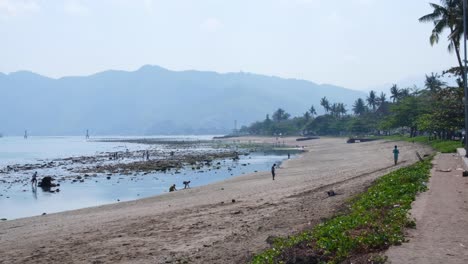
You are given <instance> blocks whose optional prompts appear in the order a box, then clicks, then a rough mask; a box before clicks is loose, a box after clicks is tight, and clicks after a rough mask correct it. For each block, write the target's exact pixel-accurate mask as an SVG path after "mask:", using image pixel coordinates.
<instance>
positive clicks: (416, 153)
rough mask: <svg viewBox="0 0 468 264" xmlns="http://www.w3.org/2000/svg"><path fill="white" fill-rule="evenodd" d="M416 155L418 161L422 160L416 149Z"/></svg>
mask: <svg viewBox="0 0 468 264" xmlns="http://www.w3.org/2000/svg"><path fill="white" fill-rule="evenodd" d="M416 156H417V157H418V159H419V161H424V159H423V158H422V157H421V155H420V154H419V152H417V151H416Z"/></svg>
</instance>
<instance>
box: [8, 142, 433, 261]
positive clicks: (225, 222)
mask: <svg viewBox="0 0 468 264" xmlns="http://www.w3.org/2000/svg"><path fill="white" fill-rule="evenodd" d="M243 140H246V141H248V140H251V141H257V142H273V141H274V139H267V138H261V139H258V138H245V139H243ZM285 141H286V144H294V145H300V146H304V147H305V149H306V150H308V152H306V153H304V154H302V155H301V156H300V157H298V158H296V159H292V160H288V161H286V162H285V163H283V165H282V166H281V168H279V169H278V170H277V180H275V181H272V180H271V175H270V173H269V172H258V173H254V174H251V175H245V176H240V177H235V178H232V179H230V180H226V181H223V182H219V183H215V184H211V185H207V186H203V187H199V188H193V189H190V190H184V191H178V192H175V193H169V194H165V195H160V196H156V197H152V198H148V199H142V200H138V201H133V202H126V203H119V204H112V205H106V206H100V207H95V208H86V209H82V210H76V211H70V212H64V213H59V214H51V215H45V216H40V217H31V218H25V219H19V220H14V221H6V222H2V223H0V263H183V262H185V261H186V262H188V263H243V262H246V261H248V260H249V258H250V257H251V256H252V254H254V253H255V252H258V251H259V250H261V249H264V248H266V247H267V246H268V244H267V243H266V239H267V238H268V237H269V236H284V235H288V234H291V233H293V232H296V231H298V230H302V229H303V228H305V227H307V226H311V225H314V224H316V223H318V222H320V221H321V219H323V218H326V217H330V216H331V215H332V214H333V213H334V212H335V211H336V210H338V209H339V207H340V206H341V205H342V204H343V202H344V201H345V200H346V199H347V198H349V197H350V196H352V195H354V194H356V193H358V192H361V191H362V190H364V188H365V187H366V186H368V185H369V184H370V183H371V182H372V181H373V180H374V179H375V178H377V177H379V176H381V175H383V174H386V173H388V172H389V171H391V170H394V169H396V168H398V167H400V166H406V165H409V164H411V163H413V162H415V161H416V159H417V158H416V155H415V151H416V150H417V151H419V152H420V153H421V154H426V153H430V152H431V151H430V150H429V149H427V148H425V147H421V146H419V145H416V144H411V143H398V144H399V148H400V153H401V161H402V162H401V164H399V165H398V166H392V163H393V160H392V159H393V156H392V154H391V150H392V148H393V144H394V143H386V142H381V141H376V142H368V143H359V144H346V143H345V140H344V139H340V138H333V139H320V140H313V141H304V142H295V141H294V139H285ZM330 189H333V190H335V191H336V192H337V193H338V194H339V195H337V196H335V197H331V198H327V195H326V193H325V191H327V190H330ZM77 199H78V197H77ZM233 199H234V200H235V202H232V200H233Z"/></svg>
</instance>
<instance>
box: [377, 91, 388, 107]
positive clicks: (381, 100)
mask: <svg viewBox="0 0 468 264" xmlns="http://www.w3.org/2000/svg"><path fill="white" fill-rule="evenodd" d="M377 100H378V101H379V105H382V104H383V103H385V102H386V101H387V95H386V94H385V93H384V92H381V93H380V95H379V98H377Z"/></svg>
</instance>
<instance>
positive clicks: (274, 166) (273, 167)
mask: <svg viewBox="0 0 468 264" xmlns="http://www.w3.org/2000/svg"><path fill="white" fill-rule="evenodd" d="M275 169H276V163H275V164H273V166H272V167H271V176H272V177H273V180H275Z"/></svg>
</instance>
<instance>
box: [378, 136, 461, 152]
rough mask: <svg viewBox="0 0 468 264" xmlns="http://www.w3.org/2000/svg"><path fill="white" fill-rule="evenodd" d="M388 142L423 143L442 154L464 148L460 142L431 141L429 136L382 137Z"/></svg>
mask: <svg viewBox="0 0 468 264" xmlns="http://www.w3.org/2000/svg"><path fill="white" fill-rule="evenodd" d="M381 138H382V139H386V140H401V141H407V142H415V143H422V144H426V145H429V146H431V147H432V148H433V149H435V150H437V151H439V152H442V153H454V152H457V148H461V147H463V144H462V143H461V142H460V141H456V140H442V139H433V140H429V137H427V136H418V137H413V138H410V137H405V136H386V137H381Z"/></svg>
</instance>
